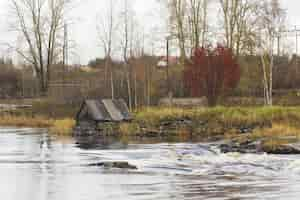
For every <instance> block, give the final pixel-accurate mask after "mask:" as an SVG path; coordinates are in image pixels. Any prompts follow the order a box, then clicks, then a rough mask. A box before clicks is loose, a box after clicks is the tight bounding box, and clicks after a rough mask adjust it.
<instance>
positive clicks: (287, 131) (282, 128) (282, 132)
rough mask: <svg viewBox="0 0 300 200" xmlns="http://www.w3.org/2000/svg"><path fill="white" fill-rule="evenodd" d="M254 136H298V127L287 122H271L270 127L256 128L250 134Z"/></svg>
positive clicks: (299, 133) (299, 136) (275, 137)
mask: <svg viewBox="0 0 300 200" xmlns="http://www.w3.org/2000/svg"><path fill="white" fill-rule="evenodd" d="M251 137H252V138H253V139H255V138H269V139H272V138H273V139H280V138H300V129H299V128H297V127H294V126H291V125H289V124H273V126H272V128H264V129H256V130H255V131H254V133H253V134H252V135H251Z"/></svg>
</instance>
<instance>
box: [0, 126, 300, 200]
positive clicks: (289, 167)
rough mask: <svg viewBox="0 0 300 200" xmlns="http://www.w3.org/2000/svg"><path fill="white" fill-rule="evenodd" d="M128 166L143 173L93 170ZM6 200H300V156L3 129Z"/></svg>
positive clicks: (0, 153) (1, 168) (0, 163)
mask: <svg viewBox="0 0 300 200" xmlns="http://www.w3.org/2000/svg"><path fill="white" fill-rule="evenodd" d="M104 161H128V162H129V163H130V164H132V165H136V166H137V167H138V170H125V169H109V168H102V167H91V166H89V165H90V164H93V163H98V162H104ZM0 177H1V178H0V194H1V199H5V200H20V199H22V200H92V199H101V200H102V199H109V200H120V199H122V200H131V199H132V200H155V199H161V200H169V199H172V200H182V199H197V200H199V199H208V200H224V199H228V200H229V199H230V200H233V199H249V200H250V199H272V200H277V199H278V200H279V199H284V200H298V199H299V196H300V156H272V155H265V154H264V155H251V154H246V155H241V154H221V153H219V150H218V149H217V147H216V145H215V144H208V143H202V144H195V143H194V144H192V143H174V144H168V143H158V144H157V143H156V144H137V143H135V144H134V143H131V144H124V143H122V142H119V141H118V140H114V139H109V140H108V139H103V138H102V139H101V138H89V139H82V138H81V139H71V138H54V137H49V136H48V135H47V131H46V130H42V129H13V128H1V129H0Z"/></svg>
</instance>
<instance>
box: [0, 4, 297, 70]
mask: <svg viewBox="0 0 300 200" xmlns="http://www.w3.org/2000/svg"><path fill="white" fill-rule="evenodd" d="M8 1H9V0H0V43H1V42H6V41H13V40H15V36H14V35H12V34H11V33H9V32H8V27H7V15H8V13H7V12H8ZM105 1H106V0H81V3H80V4H78V6H77V7H76V8H75V9H74V10H73V11H72V18H73V19H74V20H73V21H74V23H73V24H72V25H71V26H70V28H69V29H70V39H72V40H74V41H75V42H76V49H75V52H76V56H75V55H74V56H72V61H73V62H76V63H79V62H80V63H82V64H86V63H87V62H88V61H89V60H90V59H93V58H95V57H101V56H103V53H102V50H101V48H100V46H99V42H98V41H97V29H96V23H95V21H96V19H97V16H99V15H101V12H103V10H105V9H106V8H107V6H106V4H105ZM119 1H121V2H122V0H119ZM156 2H157V0H135V3H134V10H135V12H136V16H137V18H138V20H139V22H140V23H141V24H143V26H145V28H144V29H145V32H146V35H147V33H148V35H147V36H148V37H149V36H150V35H151V34H153V33H152V32H151V31H153V30H152V29H153V27H156V26H160V25H161V24H163V23H164V21H165V20H164V19H163V14H161V11H160V10H159V8H160V6H159V5H158V4H157V3H156ZM281 2H282V5H283V7H284V8H286V9H287V13H288V22H289V25H290V26H291V27H292V26H294V25H299V27H300V11H299V8H300V1H299V0H281ZM3 54H5V52H4V48H3V47H0V56H1V55H3Z"/></svg>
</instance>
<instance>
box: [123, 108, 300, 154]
mask: <svg viewBox="0 0 300 200" xmlns="http://www.w3.org/2000/svg"><path fill="white" fill-rule="evenodd" d="M134 118H135V119H134V121H133V122H132V123H124V124H121V126H120V132H121V133H122V134H123V135H137V136H143V135H147V134H149V133H150V135H151V136H155V135H158V136H165V135H176V136H179V137H180V138H183V139H186V138H194V139H196V138H206V139H207V138H211V139H229V140H233V141H246V140H250V141H257V140H262V141H263V143H264V145H265V146H266V147H267V148H276V147H277V146H278V145H281V144H286V143H291V142H296V141H299V140H300V124H299V121H300V107H216V108H195V109H181V108H145V109H142V110H140V111H137V112H136V113H135V114H134Z"/></svg>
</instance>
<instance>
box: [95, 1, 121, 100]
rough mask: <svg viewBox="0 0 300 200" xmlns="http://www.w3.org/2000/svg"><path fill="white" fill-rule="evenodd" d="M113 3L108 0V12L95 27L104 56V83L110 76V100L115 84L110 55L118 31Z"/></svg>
mask: <svg viewBox="0 0 300 200" xmlns="http://www.w3.org/2000/svg"><path fill="white" fill-rule="evenodd" d="M114 3H116V1H115V0H109V9H108V10H109V11H108V13H107V14H104V15H103V16H102V17H101V19H100V21H99V24H98V26H97V28H98V35H99V39H100V42H101V46H102V48H103V51H104V54H105V76H104V77H105V83H107V75H108V72H109V74H110V75H109V76H110V88H111V98H112V99H114V98H115V84H114V70H113V62H112V54H113V51H114V46H115V43H114V41H115V40H116V31H117V29H118V25H119V24H118V22H117V20H116V17H117V16H118V13H116V11H115V9H114V8H115V6H114Z"/></svg>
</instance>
